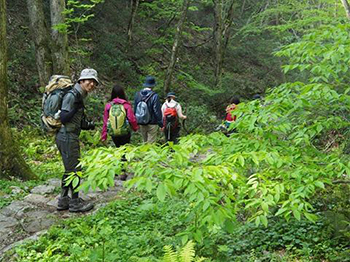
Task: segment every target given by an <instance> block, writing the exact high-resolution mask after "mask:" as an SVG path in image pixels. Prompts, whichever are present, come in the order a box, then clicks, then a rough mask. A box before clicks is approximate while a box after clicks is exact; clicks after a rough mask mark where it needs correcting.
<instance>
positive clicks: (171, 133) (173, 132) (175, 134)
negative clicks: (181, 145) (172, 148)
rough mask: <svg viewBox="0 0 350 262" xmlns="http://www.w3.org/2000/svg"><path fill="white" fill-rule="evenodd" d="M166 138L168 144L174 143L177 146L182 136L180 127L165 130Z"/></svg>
mask: <svg viewBox="0 0 350 262" xmlns="http://www.w3.org/2000/svg"><path fill="white" fill-rule="evenodd" d="M164 136H165V141H166V142H169V141H172V142H174V144H177V143H178V139H179V136H180V125H178V126H177V127H175V128H171V127H168V128H164Z"/></svg>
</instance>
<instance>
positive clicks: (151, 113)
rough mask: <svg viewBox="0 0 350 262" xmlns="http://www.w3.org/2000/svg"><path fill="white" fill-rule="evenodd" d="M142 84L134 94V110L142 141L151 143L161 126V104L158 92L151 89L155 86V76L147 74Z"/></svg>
mask: <svg viewBox="0 0 350 262" xmlns="http://www.w3.org/2000/svg"><path fill="white" fill-rule="evenodd" d="M143 86H144V88H143V89H142V90H141V91H139V92H137V93H136V95H135V101H134V112H135V116H136V120H137V124H138V125H139V127H140V133H141V135H142V139H143V142H147V143H153V142H155V141H156V139H157V133H158V130H159V128H162V127H163V119H162V111H161V105H160V101H159V96H158V94H157V93H156V92H154V91H153V90H152V88H153V87H155V86H156V80H155V78H154V77H153V76H147V77H146V80H145V83H144V84H143Z"/></svg>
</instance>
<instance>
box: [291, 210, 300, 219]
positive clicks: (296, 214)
mask: <svg viewBox="0 0 350 262" xmlns="http://www.w3.org/2000/svg"><path fill="white" fill-rule="evenodd" d="M292 211H293V216H294V217H295V218H296V219H297V220H299V221H300V212H299V210H298V209H296V208H295V209H293V210H292Z"/></svg>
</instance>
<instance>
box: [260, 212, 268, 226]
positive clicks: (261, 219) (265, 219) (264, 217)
mask: <svg viewBox="0 0 350 262" xmlns="http://www.w3.org/2000/svg"><path fill="white" fill-rule="evenodd" d="M260 221H261V223H262V224H263V225H264V226H265V227H267V217H266V216H264V215H261V216H260Z"/></svg>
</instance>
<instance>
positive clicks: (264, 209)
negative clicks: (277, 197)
mask: <svg viewBox="0 0 350 262" xmlns="http://www.w3.org/2000/svg"><path fill="white" fill-rule="evenodd" d="M261 209H262V210H263V211H264V212H266V213H267V212H269V206H268V204H267V203H266V202H261Z"/></svg>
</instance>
